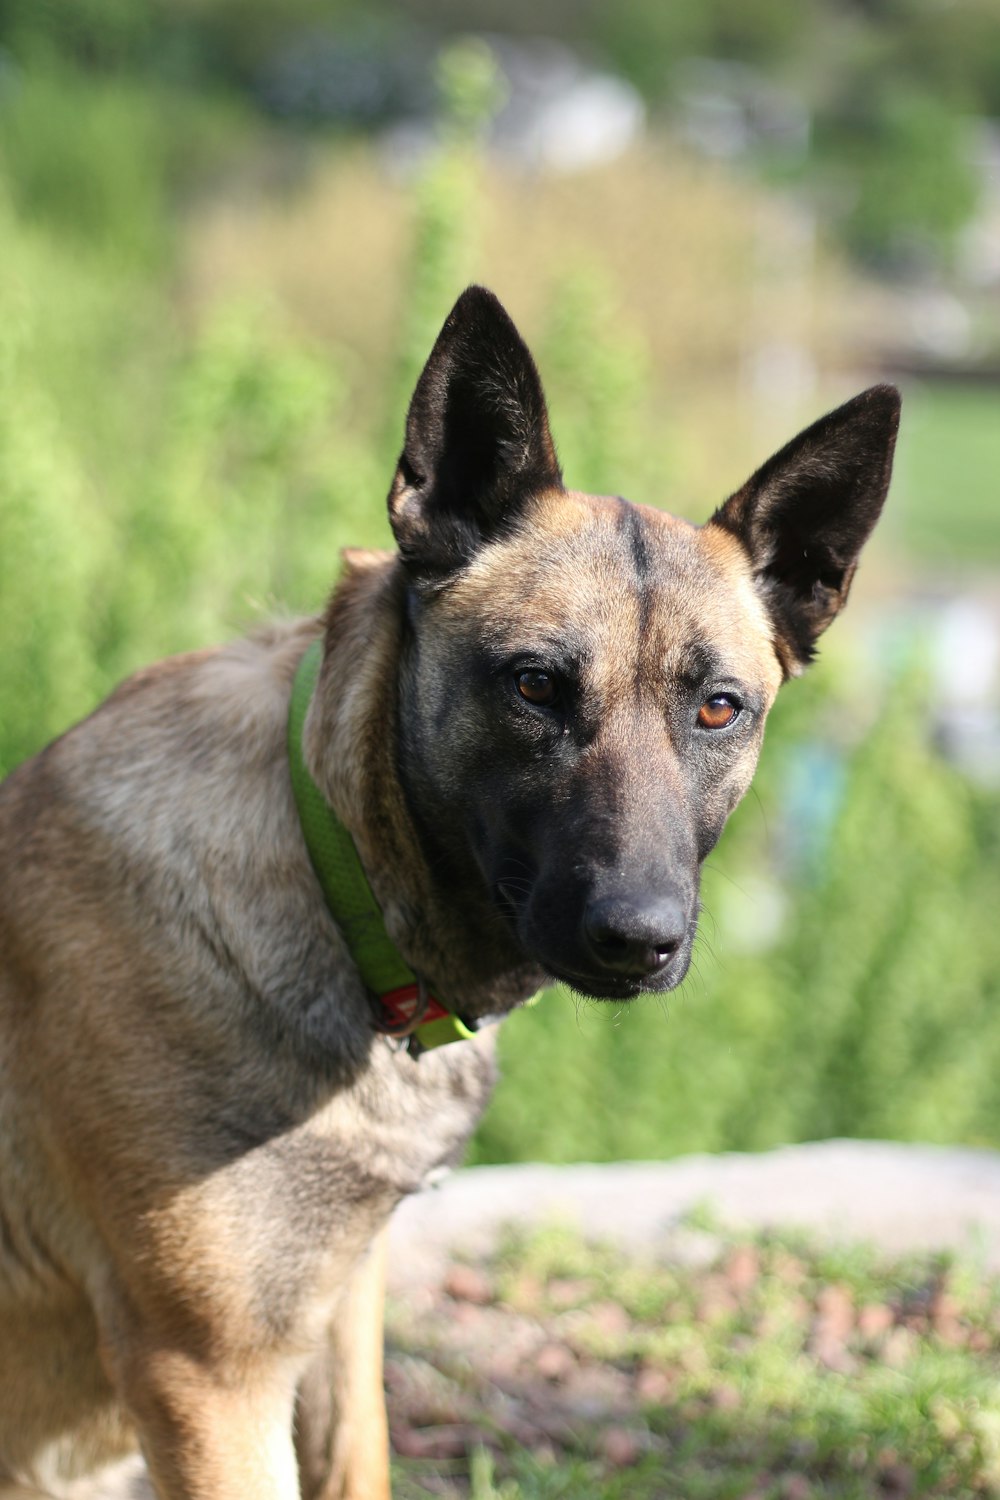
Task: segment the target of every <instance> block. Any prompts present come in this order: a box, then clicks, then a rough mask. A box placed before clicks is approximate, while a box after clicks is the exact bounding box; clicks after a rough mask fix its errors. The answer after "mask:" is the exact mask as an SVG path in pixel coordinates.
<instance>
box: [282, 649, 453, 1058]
mask: <svg viewBox="0 0 1000 1500" xmlns="http://www.w3.org/2000/svg"><path fill="white" fill-rule="evenodd" d="M322 659H323V648H322V644H321V643H320V642H319V641H314V642H313V643H312V645H311V646H310V647H309V649H308V650H307V651H306V653H305V655H304V656H303V658H302V661H301V663H300V665H299V669H298V671H297V672H296V674H295V684H294V686H293V688H292V702H291V707H290V709H289V714H288V761H289V766H290V769H291V774H292V789H293V791H294V793H295V803H296V806H297V807H298V810H299V821H300V822H301V824H302V832H303V834H304V836H305V841H306V847H307V849H308V850H309V857H310V859H311V860H312V864H313V869H314V870H315V871H316V875H317V877H318V879H319V883H320V885H321V886H322V888H323V895H324V896H325V897H326V904H327V906H328V907H329V909H330V912H331V914H332V916H333V919H334V921H335V922H336V923H337V926H338V927H339V928H340V930H341V932H342V933H343V935H344V937H345V939H346V941H347V946H348V947H349V948H350V950H351V957H352V958H353V959H354V962H355V964H356V965H357V968H358V972H359V973H360V975H361V978H362V979H363V980H364V983H365V986H366V988H367V989H368V990H369V991H370V992H371V994H372V996H373V997H374V1000H375V1006H376V1019H375V1029H376V1031H381V1032H385V1033H386V1034H387V1035H389V1036H398V1037H411V1036H415V1037H416V1040H417V1041H418V1042H419V1044H420V1047H421V1048H422V1049H425V1050H426V1049H429V1048H431V1047H440V1046H442V1045H443V1044H444V1043H446V1042H459V1041H464V1040H465V1039H466V1038H468V1037H471V1036H472V1035H473V1032H472V1031H471V1030H470V1029H469V1027H468V1026H466V1025H465V1024H464V1022H462V1021H460V1020H459V1018H458V1016H456V1015H454V1014H453V1013H452V1012H451V1011H449V1010H448V1009H447V1008H446V1007H445V1006H444V1005H442V1004H441V1003H440V1001H438V1000H435V999H434V997H433V996H432V995H430V994H429V993H428V991H427V988H426V985H425V984H424V983H423V981H422V980H420V979H418V978H417V976H416V974H414V972H413V970H412V969H410V968H409V967H408V966H407V964H405V963H404V961H403V959H402V958H401V957H400V954H399V952H398V950H397V949H396V948H395V946H394V945H393V943H392V941H391V939H390V937H389V934H388V933H387V932H386V930H385V922H384V921H383V918H382V912H381V909H380V908H379V904H378V902H377V901H376V900H375V897H374V895H373V894H372V889H371V886H370V885H369V884H368V880H367V877H366V875H365V872H364V870H363V868H362V865H361V861H360V859H359V858H358V851H357V850H356V849H355V847H354V841H353V839H352V838H351V835H350V834H349V833H348V831H347V829H346V828H345V827H344V825H343V823H341V821H340V819H339V818H338V817H337V815H336V814H335V813H334V811H333V809H332V808H331V807H330V805H329V803H327V802H326V800H325V799H324V797H323V794H322V792H321V791H320V789H319V787H318V786H317V785H316V783H315V782H314V781H313V779H312V777H311V776H310V775H309V772H308V770H307V769H306V765H305V761H304V760H303V758H302V731H303V727H304V725H305V721H306V713H307V712H308V709H309V704H310V701H311V700H312V695H313V690H314V688H315V686H316V679H317V677H318V676H319V668H320V663H321V661H322Z"/></svg>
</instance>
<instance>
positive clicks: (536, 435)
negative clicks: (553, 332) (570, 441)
mask: <svg viewBox="0 0 1000 1500" xmlns="http://www.w3.org/2000/svg"><path fill="white" fill-rule="evenodd" d="M561 483H562V479H561V476H560V473H559V465H558V463H557V461H556V454H555V449H554V447H553V445H552V438H551V436H550V434H549V422H548V415H547V413H546V410H545V397H544V396H543V394H542V384H541V381H540V380H539V378H538V371H537V370H536V369H535V363H534V360H533V359H532V358H531V355H530V354H529V353H528V350H527V348H526V347H525V344H524V341H523V340H522V338H521V336H520V334H519V333H518V331H517V329H516V328H515V327H514V325H513V323H512V322H511V320H510V318H509V317H508V316H507V314H506V313H505V312H504V310H503V308H502V307H501V305H500V303H499V302H498V301H497V299H496V297H494V296H493V293H492V292H488V291H486V290H485V288H484V287H480V286H470V287H469V288H468V289H467V290H466V291H464V292H463V293H462V295H461V297H459V299H458V301H457V302H456V303H455V306H454V307H453V308H452V310H451V312H450V313H449V315H448V319H447V321H446V322H445V325H444V327H443V328H442V330H441V332H440V333H439V335H438V339H437V343H436V344H435V345H434V348H433V349H432V350H431V355H430V358H429V359H428V361H427V363H426V365H425V366H424V370H423V374H422V375H421V376H420V379H419V380H418V382H417V388H416V390H415V391H414V393H413V399H412V401H411V402H410V409H409V412H408V413H407V418H406V446H405V447H404V449H403V454H402V457H401V458H400V460H399V467H398V469H397V470H396V477H395V479H394V480H393V483H392V489H391V490H390V491H389V520H390V522H391V524H392V529H393V532H394V533H395V536H396V541H397V542H398V543H399V550H400V552H401V553H402V555H403V558H404V560H405V561H406V563H407V565H408V566H409V567H410V569H411V570H412V571H413V573H414V574H415V575H416V576H417V577H418V578H425V579H433V578H435V577H440V576H442V575H444V574H446V573H448V572H450V571H451V570H452V569H454V568H457V567H460V566H461V565H462V564H463V563H465V562H467V561H468V560H469V558H470V557H471V556H472V554H473V553H474V551H475V550H476V548H477V546H478V545H479V544H480V542H482V541H484V540H486V539H488V538H489V537H491V536H495V535H497V534H498V533H499V532H501V531H502V530H503V528H504V526H505V525H509V524H510V522H511V521H512V520H513V519H514V518H515V517H516V514H517V511H518V509H519V507H520V505H522V504H523V502H524V501H525V500H526V499H527V498H529V497H530V496H531V495H532V494H537V493H538V492H539V491H541V490H544V489H548V488H551V487H552V486H553V485H557V486H558V485H561Z"/></svg>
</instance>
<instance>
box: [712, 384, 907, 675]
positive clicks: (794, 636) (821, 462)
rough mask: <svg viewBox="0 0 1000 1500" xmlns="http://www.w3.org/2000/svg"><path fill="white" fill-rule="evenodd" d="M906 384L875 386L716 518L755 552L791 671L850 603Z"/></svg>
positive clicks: (771, 462) (797, 444)
mask: <svg viewBox="0 0 1000 1500" xmlns="http://www.w3.org/2000/svg"><path fill="white" fill-rule="evenodd" d="M898 426H899V392H898V391H897V390H896V388H895V386H891V385H875V386H872V388H871V389H870V390H867V391H863V392H862V394H861V395H860V396H855V398H854V400H853V401H848V402H847V403H846V404H845V405H844V406H839V407H838V408H837V410H836V411H832V412H830V413H829V415H828V416H825V417H821V418H820V420H819V421H818V422H814V423H813V425H812V426H811V427H807V428H806V430H805V432H801V433H799V436H798V437H797V438H793V440H792V441H791V442H790V443H789V444H788V445H787V447H785V448H782V450H781V452H780V453H776V454H775V455H774V457H773V458H770V459H768V461H767V463H766V464H764V465H763V467H762V468H760V469H758V470H757V472H756V474H754V475H753V477H752V478H751V479H749V480H747V483H746V484H745V485H744V486H743V488H742V489H741V490H738V491H737V493H736V494H735V495H733V496H732V497H731V498H730V499H729V500H727V501H726V503H725V505H723V506H722V507H721V509H719V510H717V511H716V513H715V515H714V516H713V517H712V519H711V521H710V522H709V525H710V526H722V527H724V528H725V529H726V530H727V531H730V532H732V533H733V535H735V536H737V537H738V538H739V540H740V541H741V542H742V543H743V545H744V547H745V548H746V549H747V551H748V552H749V554H750V557H751V560H752V562H753V568H754V573H755V575H756V577H757V581H758V586H759V587H760V589H761V591H762V593H763V596H764V598H765V600H766V602H767V606H768V608H769V610H770V612H771V617H772V619H773V621H774V627H775V648H776V650H777V652H778V656H779V658H780V660H781V663H782V666H783V667H784V669H785V673H786V675H794V674H796V673H798V672H800V671H801V670H802V668H803V667H804V666H805V665H806V664H807V663H808V662H809V661H810V660H811V658H812V655H813V648H814V646H815V642H816V639H817V637H818V636H819V635H820V634H821V633H822V632H823V631H824V630H825V629H826V627H827V626H828V625H829V623H830V621H831V620H832V619H833V618H834V616H835V615H836V614H837V613H838V611H839V610H840V609H841V608H842V607H843V605H844V603H845V601H846V599H847V593H848V590H849V588H850V586H851V579H852V578H853V576H854V570H855V568H856V567H857V563H858V556H859V554H860V552H861V549H862V547H863V546H864V544H865V542H866V541H867V540H868V537H869V536H870V534H871V531H872V528H873V527H874V525H875V522H876V521H877V520H878V518H879V512H880V511H881V509H882V504H883V501H884V500H885V496H886V491H887V490H888V488H889V476H890V474H891V473H892V452H893V448H894V447H895V444H896V429H897V427H898Z"/></svg>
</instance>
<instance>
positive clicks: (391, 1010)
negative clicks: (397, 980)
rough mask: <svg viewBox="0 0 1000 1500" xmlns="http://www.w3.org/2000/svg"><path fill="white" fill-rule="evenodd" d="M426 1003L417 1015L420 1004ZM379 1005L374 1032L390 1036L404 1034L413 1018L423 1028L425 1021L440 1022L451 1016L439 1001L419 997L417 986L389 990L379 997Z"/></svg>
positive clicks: (403, 986) (430, 997) (411, 985)
mask: <svg viewBox="0 0 1000 1500" xmlns="http://www.w3.org/2000/svg"><path fill="white" fill-rule="evenodd" d="M424 1001H426V1007H425V1009H424V1012H423V1014H422V1015H420V1014H419V1012H420V1007H421V1004H422V1003H423V1002H424ZM379 1004H380V1005H381V1007H382V1015H381V1017H380V1018H379V1020H378V1021H376V1023H375V1030H376V1031H385V1032H388V1033H390V1034H395V1035H399V1034H401V1033H405V1032H406V1030H407V1028H408V1027H411V1026H412V1025H413V1022H414V1018H415V1017H418V1016H419V1019H418V1020H417V1025H418V1026H423V1025H424V1024H425V1023H426V1022H427V1021H440V1020H442V1019H443V1018H444V1017H445V1016H448V1015H450V1014H451V1012H450V1011H448V1010H445V1008H444V1006H443V1005H442V1004H441V1003H440V1001H439V1000H435V999H434V996H433V995H427V994H424V995H421V992H420V986H419V985H417V984H404V985H401V986H400V988H399V989H398V990H390V991H389V992H388V994H385V995H380V996H379Z"/></svg>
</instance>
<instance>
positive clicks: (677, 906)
mask: <svg viewBox="0 0 1000 1500" xmlns="http://www.w3.org/2000/svg"><path fill="white" fill-rule="evenodd" d="M583 932H584V937H585V938H586V941H587V947H588V948H589V949H590V951H591V953H592V954H593V956H594V958H595V959H596V960H597V962H598V964H600V966H601V968H602V969H604V970H606V971H607V972H609V973H613V974H623V975H628V976H629V977H630V978H634V979H641V978H643V977H644V976H646V975H649V974H655V973H657V972H658V971H659V970H660V969H663V968H666V966H667V964H668V963H669V962H670V960H671V959H672V958H673V956H674V954H675V953H676V952H677V950H678V948H679V947H680V946H681V943H682V942H683V941H684V935H685V933H686V932H687V918H686V916H685V913H684V909H683V907H682V906H681V903H680V901H678V900H675V899H673V898H664V899H660V900H657V901H649V902H645V903H642V904H636V903H633V902H630V901H626V900H621V899H619V898H617V897H614V896H607V897H602V898H600V899H598V900H596V901H592V902H591V903H590V905H589V906H588V907H587V909H586V911H585V912H584V917H583Z"/></svg>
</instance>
